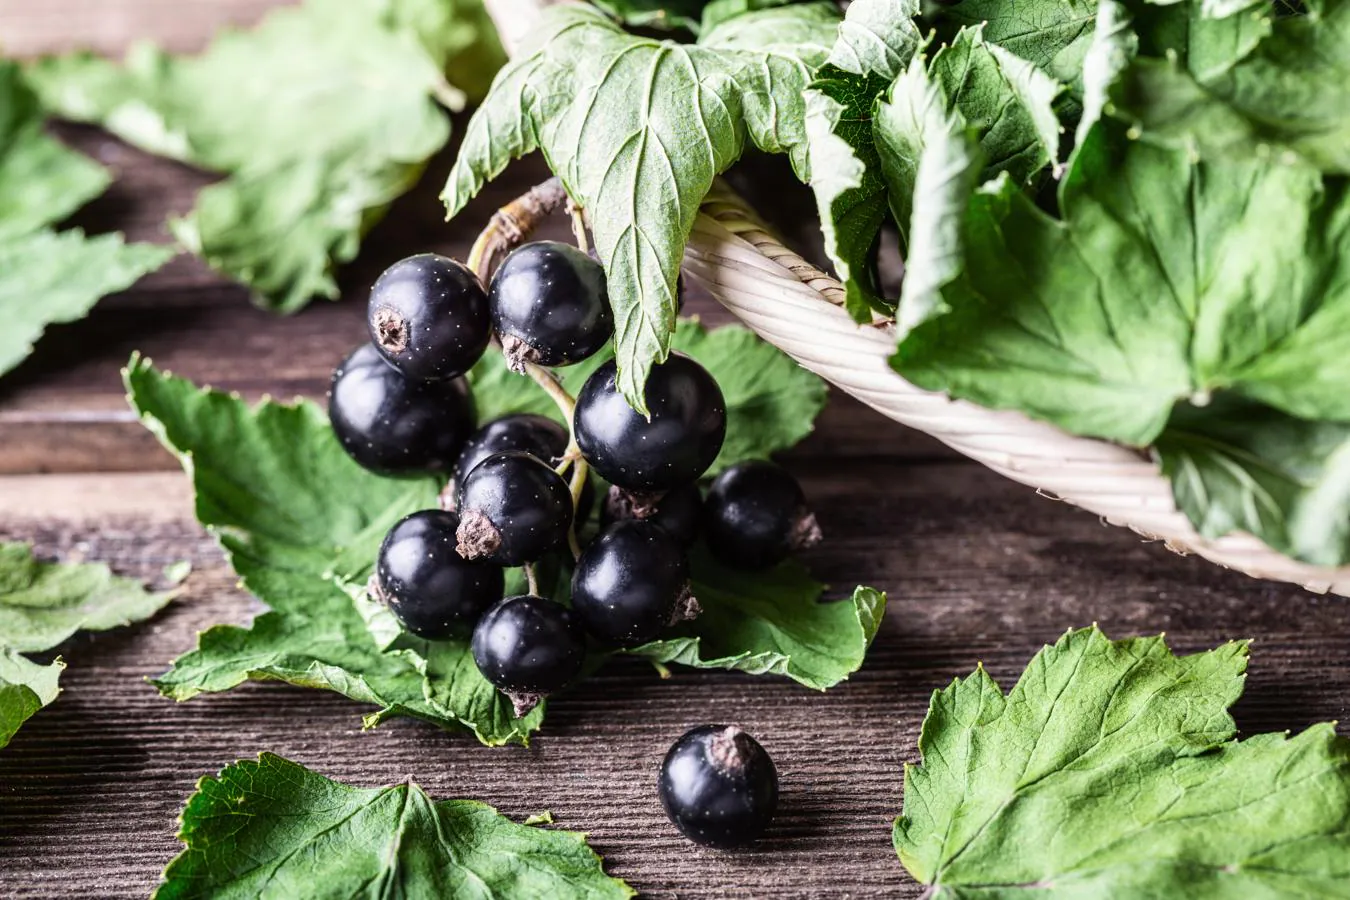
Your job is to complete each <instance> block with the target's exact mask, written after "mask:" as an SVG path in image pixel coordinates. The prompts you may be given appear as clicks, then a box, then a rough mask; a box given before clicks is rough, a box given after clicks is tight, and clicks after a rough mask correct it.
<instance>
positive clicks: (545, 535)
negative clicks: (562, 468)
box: [457, 453, 572, 566]
mask: <svg viewBox="0 0 1350 900" xmlns="http://www.w3.org/2000/svg"><path fill="white" fill-rule="evenodd" d="M459 510H460V523H459V530H458V532H457V535H458V539H459V545H458V550H459V553H460V555H461V556H463V557H464V558H465V559H483V560H485V561H487V562H492V563H495V564H496V565H499V566H519V565H524V564H525V563H528V562H534V561H535V560H537V559H539V558H540V557H541V556H543V555H544V554H545V553H548V552H549V551H550V550H555V549H557V548H558V547H561V546H562V545H563V544H564V543H566V541H567V535H568V533H569V532H570V531H571V528H572V494H571V491H570V490H569V488H568V485H567V482H566V481H564V480H563V478H562V476H561V475H559V474H558V473H557V472H555V471H554V470H553V468H552V467H551V466H550V465H549V464H548V463H545V462H541V461H540V460H539V459H538V458H537V457H534V456H531V455H530V454H528V453H499V454H497V455H495V456H490V457H488V458H487V459H485V460H483V461H482V462H481V463H479V464H478V465H477V466H475V467H474V469H473V471H472V472H470V473H469V474H468V475H467V476H465V478H464V480H463V482H462V483H461V485H460V489H459Z"/></svg>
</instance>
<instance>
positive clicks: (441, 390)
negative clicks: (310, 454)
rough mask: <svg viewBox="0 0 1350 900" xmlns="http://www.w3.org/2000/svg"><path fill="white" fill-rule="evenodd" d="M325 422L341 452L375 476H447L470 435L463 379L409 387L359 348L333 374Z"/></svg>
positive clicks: (371, 351)
mask: <svg viewBox="0 0 1350 900" xmlns="http://www.w3.org/2000/svg"><path fill="white" fill-rule="evenodd" d="M328 418H329V420H330V421H331V422H332V424H333V432H334V434H336V435H337V438H338V441H339V442H340V443H341V444H342V446H343V449H345V450H346V451H347V453H348V454H350V455H351V457H352V458H353V459H355V460H356V461H357V462H358V463H360V464H361V465H362V466H364V467H365V468H367V469H371V470H372V471H376V472H386V473H402V472H418V471H426V472H446V471H449V469H450V467H451V465H453V463H454V461H455V457H456V456H458V455H459V451H460V448H461V447H463V446H464V441H465V440H466V439H467V438H468V436H469V434H470V432H472V431H473V423H474V418H475V413H474V406H473V395H472V394H471V393H470V392H469V385H468V383H467V382H466V381H464V380H463V379H462V378H453V379H449V380H443V381H411V380H409V379H407V378H405V377H403V375H402V374H400V373H399V371H398V370H397V369H395V368H394V367H392V366H390V365H389V364H388V363H386V362H385V361H384V359H383V358H382V357H381V356H380V353H379V351H378V350H376V348H375V346H374V345H373V344H362V345H361V346H360V347H358V348H356V350H355V351H353V352H352V354H351V355H350V356H348V357H347V358H346V359H345V360H344V361H343V362H342V364H341V365H339V366H338V368H337V370H336V371H335V372H334V373H333V382H332V385H331V387H330V388H329V391H328Z"/></svg>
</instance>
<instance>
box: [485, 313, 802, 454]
mask: <svg viewBox="0 0 1350 900" xmlns="http://www.w3.org/2000/svg"><path fill="white" fill-rule="evenodd" d="M671 347H672V349H674V350H678V351H680V352H681V353H686V354H688V355H689V356H692V357H693V358H694V359H696V360H698V361H699V362H700V363H702V364H703V365H704V366H705V367H706V368H707V369H708V371H709V372H710V373H711V374H712V376H713V378H715V379H716V380H717V383H718V385H719V386H720V387H721V388H722V394H723V396H724V397H725V399H726V404H727V437H726V441H725V442H724V443H723V444H722V452H721V454H720V455H719V456H718V457H717V460H716V462H714V463H713V465H712V467H711V468H710V469H709V471H708V474H709V475H716V474H717V473H718V472H720V471H721V470H722V469H724V468H726V467H727V466H729V465H731V464H732V463H734V462H738V461H740V460H743V459H762V458H765V457H768V456H771V455H773V454H774V453H778V452H779V451H782V450H786V449H788V448H789V447H792V446H793V445H795V444H796V443H797V442H798V441H800V440H801V439H802V438H804V437H806V436H807V435H808V434H810V433H811V430H812V427H813V425H812V423H813V422H815V419H816V416H818V415H819V414H820V411H821V410H822V409H824V408H825V401H826V387H825V382H824V381H822V380H821V379H820V378H819V377H817V376H816V375H814V374H812V373H811V372H808V371H807V370H806V369H803V368H801V367H800V366H798V365H797V364H796V363H795V362H793V361H792V359H791V358H789V357H788V356H787V355H786V354H784V353H783V352H782V351H780V350H778V349H777V348H776V347H774V346H773V345H772V344H769V343H767V342H765V341H762V340H760V339H759V338H758V337H756V336H755V334H754V332H752V331H750V330H749V329H748V328H745V327H743V326H741V325H723V326H721V327H720V328H714V329H711V330H709V329H707V328H705V327H704V326H703V325H702V324H701V323H700V322H699V321H698V320H697V319H692V318H686V319H681V320H680V321H679V324H678V325H677V326H676V328H675V335H674V337H673V338H672V339H671ZM610 358H611V354H610V353H609V352H607V351H606V352H603V353H597V354H596V355H595V356H593V357H591V358H590V359H588V360H586V361H585V362H583V363H580V364H578V365H575V366H568V367H566V368H563V369H558V370H557V372H558V374H559V375H561V376H562V379H563V386H564V387H566V388H567V390H568V391H569V392H570V393H572V394H573V395H574V396H575V395H576V394H577V393H578V392H579V391H580V390H581V386H582V385H583V384H585V383H586V379H587V378H589V377H590V375H591V373H592V372H594V371H595V370H596V369H597V368H599V367H600V365H601V364H602V363H604V362H605V361H606V360H608V359H610ZM469 377H470V380H471V381H472V383H473V389H474V397H475V399H476V400H477V402H478V410H479V417H480V419H481V421H484V422H487V421H490V420H492V419H495V418H498V417H499V416H504V415H509V414H511V413H535V414H537V415H543V416H551V417H553V418H554V419H557V420H558V421H561V418H560V417H559V415H558V408H557V406H556V405H555V404H554V403H553V401H552V400H550V399H549V398H548V396H547V395H545V394H544V393H543V391H541V390H539V388H538V387H537V386H536V385H535V384H534V382H532V381H531V380H530V379H528V378H525V377H523V376H521V375H517V374H516V373H514V372H512V371H511V370H509V369H508V368H507V367H506V363H505V362H504V361H503V360H502V357H501V354H497V353H489V354H488V355H486V356H484V357H483V359H482V360H480V361H479V363H478V365H476V366H475V367H474V369H473V371H472V373H471V374H470V376H469Z"/></svg>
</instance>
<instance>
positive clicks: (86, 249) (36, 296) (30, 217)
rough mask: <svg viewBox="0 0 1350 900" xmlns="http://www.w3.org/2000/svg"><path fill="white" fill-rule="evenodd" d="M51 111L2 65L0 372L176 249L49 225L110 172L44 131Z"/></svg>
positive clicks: (14, 69)
mask: <svg viewBox="0 0 1350 900" xmlns="http://www.w3.org/2000/svg"><path fill="white" fill-rule="evenodd" d="M43 124H44V114H43V112H42V110H41V108H40V107H39V105H38V100H37V96H36V95H35V94H34V93H33V91H32V90H31V89H30V88H29V87H28V86H27V84H26V83H25V82H24V79H23V76H22V74H21V73H20V71H19V68H18V66H17V65H15V64H14V63H12V62H7V61H3V60H0V375H3V374H4V373H6V372H8V371H9V370H11V369H13V368H14V367H15V366H17V365H18V364H19V363H20V362H22V361H23V360H24V359H25V358H26V357H27V356H28V354H29V353H31V352H32V350H33V345H34V344H35V343H36V342H37V340H38V338H39V337H41V336H42V333H43V332H44V331H45V330H46V328H47V326H48V325H53V324H57V323H62V322H73V321H75V320H76V319H80V318H83V317H84V316H85V314H87V313H88V312H89V310H90V309H92V308H93V306H94V304H95V303H97V302H98V300H99V298H100V297H102V296H104V295H105V294H111V293H114V292H116V291H120V290H123V289H125V288H128V287H130V286H131V285H132V284H133V283H134V282H135V281H136V280H137V279H138V278H140V277H141V276H142V275H144V274H146V273H148V272H152V271H154V270H155V269H157V268H159V267H160V266H161V265H163V264H164V263H165V262H166V261H167V260H168V259H169V258H170V257H171V256H173V251H172V250H171V249H169V248H167V247H157V246H154V245H151V244H130V245H128V244H125V243H123V241H122V238H121V236H120V235H116V234H108V235H101V236H99V237H95V238H88V239H86V238H85V236H84V233H83V232H81V231H79V230H78V229H72V230H70V231H63V232H56V231H53V230H51V229H50V228H48V227H46V226H49V225H52V224H54V223H56V222H59V221H60V220H62V219H64V218H65V217H66V216H68V215H69V214H71V213H73V212H74V211H75V210H77V209H78V208H79V207H81V206H83V205H84V203H85V202H86V201H88V200H90V199H92V198H93V197H96V196H98V195H99V194H101V193H102V192H103V189H104V188H105V187H107V185H108V181H109V178H108V174H107V172H105V171H104V169H103V167H102V166H99V165H98V164H97V163H95V162H93V161H92V160H90V159H86V158H85V157H83V156H81V155H80V154H78V153H75V152H74V151H72V150H68V149H66V148H65V147H64V146H63V145H62V144H60V143H59V142H58V141H56V140H55V139H53V138H51V137H49V136H48V135H47V134H45V133H44V132H43V130H42V129H43Z"/></svg>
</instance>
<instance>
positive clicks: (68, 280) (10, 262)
mask: <svg viewBox="0 0 1350 900" xmlns="http://www.w3.org/2000/svg"><path fill="white" fill-rule="evenodd" d="M173 256H174V251H173V249H172V248H170V247H163V246H157V245H155V244H127V243H124V242H123V240H122V236H121V235H120V234H103V235H99V236H98V237H92V238H86V237H85V236H84V232H82V231H80V230H79V229H78V228H72V229H70V230H69V231H61V232H56V231H51V230H48V229H43V230H41V231H35V232H32V233H30V234H25V235H16V236H11V237H9V238H8V239H4V238H0V326H3V327H0V375H2V374H4V373H5V372H8V371H9V370H10V369H13V368H14V367H15V366H17V365H18V364H19V363H21V362H23V360H24V359H25V358H27V356H28V354H29V353H31V352H33V345H34V344H35V343H37V340H38V338H40V337H41V336H42V334H43V332H44V331H46V329H47V326H49V325H55V324H58V323H63V322H74V321H76V320H78V319H82V318H84V316H85V315H87V314H88V312H89V310H91V309H93V308H94V304H95V303H97V302H98V301H99V298H101V297H103V296H105V295H107V294H111V293H115V292H117V291H121V290H125V289H126V288H129V287H131V286H132V285H133V284H135V283H136V281H137V280H138V279H140V277H141V276H142V275H146V274H148V273H150V272H153V271H155V270H156V269H158V268H159V267H160V266H162V265H164V263H166V262H168V261H169V259H170V258H171V257H173Z"/></svg>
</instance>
